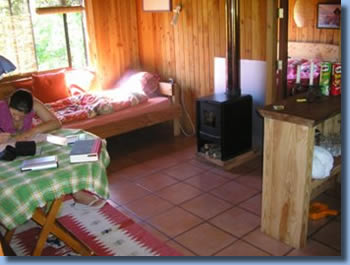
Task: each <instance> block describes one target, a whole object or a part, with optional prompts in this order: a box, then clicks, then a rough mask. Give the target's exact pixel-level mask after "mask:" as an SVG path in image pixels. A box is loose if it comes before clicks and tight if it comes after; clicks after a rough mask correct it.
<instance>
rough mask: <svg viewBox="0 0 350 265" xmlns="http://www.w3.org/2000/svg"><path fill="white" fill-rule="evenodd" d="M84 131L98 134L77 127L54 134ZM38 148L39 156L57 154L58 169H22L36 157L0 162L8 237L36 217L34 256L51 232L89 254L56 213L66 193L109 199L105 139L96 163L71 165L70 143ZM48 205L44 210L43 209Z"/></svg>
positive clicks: (1, 216)
mask: <svg viewBox="0 0 350 265" xmlns="http://www.w3.org/2000/svg"><path fill="white" fill-rule="evenodd" d="M80 133H83V134H85V137H86V138H94V137H97V136H95V135H93V134H91V133H88V132H85V131H82V130H77V129H59V130H56V131H54V132H52V133H51V134H54V135H59V136H68V135H72V134H80ZM37 148H38V149H39V150H41V152H40V155H36V156H48V155H57V158H58V163H59V166H58V168H56V169H47V170H39V171H29V172H21V171H20V165H21V163H22V161H23V160H25V159H29V158H30V159H31V158H35V157H17V158H16V159H15V160H14V161H11V162H5V161H0V172H1V175H0V222H1V224H2V225H3V226H4V227H5V228H6V229H7V230H8V233H6V235H5V240H6V241H7V242H9V240H10V239H11V236H12V235H13V233H14V229H15V228H16V227H17V226H19V225H21V224H23V223H25V222H27V221H28V220H29V219H31V218H32V219H33V220H34V221H36V222H37V223H38V224H40V225H42V226H43V228H42V231H41V234H40V237H39V240H38V243H37V247H36V249H35V250H34V253H33V255H40V253H41V250H42V248H43V246H44V244H45V241H46V238H47V236H48V234H49V233H50V232H52V233H53V234H55V235H56V236H58V237H59V238H60V239H62V240H63V241H65V243H66V244H68V245H69V246H71V247H72V248H73V249H74V250H76V251H78V252H80V253H82V254H84V255H87V254H89V251H88V250H86V249H85V248H84V247H81V246H79V244H78V242H76V240H75V239H73V238H72V237H71V235H70V234H69V233H68V232H66V231H64V228H62V227H60V226H58V225H56V221H55V218H56V214H57V213H58V211H59V208H60V206H61V203H62V198H63V197H64V195H66V194H72V193H75V192H77V191H80V190H87V191H91V192H93V193H96V194H98V195H99V196H100V197H102V198H105V199H107V198H108V196H109V191H108V179H107V174H106V168H107V166H108V165H109V162H110V158H109V155H108V152H107V149H106V141H105V140H103V141H102V149H101V154H100V158H99V160H98V161H96V162H88V163H77V164H71V163H70V161H69V152H70V150H71V147H70V146H59V145H55V144H51V143H48V142H40V143H38V144H37ZM46 205H48V208H49V211H48V212H47V213H45V212H44V211H43V210H42V208H43V207H44V206H46Z"/></svg>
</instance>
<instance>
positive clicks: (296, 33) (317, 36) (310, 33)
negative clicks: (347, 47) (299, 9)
mask: <svg viewBox="0 0 350 265" xmlns="http://www.w3.org/2000/svg"><path fill="white" fill-rule="evenodd" d="M296 1H297V0H289V21H288V26H289V31H288V35H289V36H288V39H289V40H290V41H305V42H317V43H328V44H340V42H341V38H340V34H341V30H340V29H318V28H317V27H316V25H317V4H318V3H325V2H326V3H334V4H339V3H340V1H339V0H327V1H324V0H305V1H309V2H310V4H309V5H305V8H306V9H307V10H305V12H306V13H307V14H309V16H310V21H309V23H308V24H307V25H306V26H305V27H302V28H298V27H297V26H296V24H295V22H294V19H293V11H294V5H295V2H296Z"/></svg>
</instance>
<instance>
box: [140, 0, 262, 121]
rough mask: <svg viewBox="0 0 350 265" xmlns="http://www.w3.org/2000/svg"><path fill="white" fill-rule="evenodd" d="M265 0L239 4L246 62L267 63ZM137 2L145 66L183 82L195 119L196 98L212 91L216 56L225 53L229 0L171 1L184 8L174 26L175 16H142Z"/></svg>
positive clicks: (186, 99) (189, 109)
mask: <svg viewBox="0 0 350 265" xmlns="http://www.w3.org/2000/svg"><path fill="white" fill-rule="evenodd" d="M266 1H267V0H241V2H240V5H241V7H240V8H241V12H240V14H241V21H240V26H241V28H240V30H241V58H242V59H253V60H262V61H264V60H265V59H266V58H265V57H266V55H265V54H266V52H265V47H266ZM136 2H137V18H138V28H139V31H138V39H139V52H140V63H141V66H142V68H144V69H146V70H148V71H154V72H158V73H159V74H160V75H161V76H162V77H164V78H166V79H167V78H174V79H175V80H176V81H177V82H178V83H179V85H180V86H181V88H182V91H183V93H184V102H185V104H186V106H187V110H188V111H189V113H190V115H191V117H192V120H194V117H195V104H194V103H195V99H196V98H198V97H200V96H205V95H209V94H212V93H213V91H214V57H216V56H221V57H224V56H225V53H226V28H225V27H226V20H225V0H173V1H172V4H173V8H175V7H176V6H177V5H178V4H182V6H183V9H182V11H181V13H180V16H179V19H178V22H177V24H176V26H172V25H171V24H170V22H171V19H172V16H173V13H172V12H144V11H143V10H142V0H136Z"/></svg>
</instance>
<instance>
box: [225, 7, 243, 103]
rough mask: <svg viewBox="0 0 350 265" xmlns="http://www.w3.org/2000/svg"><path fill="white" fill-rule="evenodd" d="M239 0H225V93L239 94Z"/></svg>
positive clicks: (236, 95)
mask: <svg viewBox="0 0 350 265" xmlns="http://www.w3.org/2000/svg"><path fill="white" fill-rule="evenodd" d="M239 1H240V0H226V94H227V95H228V96H232V97H239V96H241V82H240V77H241V75H240V74H241V71H240V32H239V21H240V18H239Z"/></svg>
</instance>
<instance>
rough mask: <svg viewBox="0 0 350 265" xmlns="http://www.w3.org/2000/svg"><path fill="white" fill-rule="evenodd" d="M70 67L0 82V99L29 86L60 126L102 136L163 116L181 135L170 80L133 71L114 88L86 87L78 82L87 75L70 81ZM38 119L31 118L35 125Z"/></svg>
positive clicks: (178, 110)
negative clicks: (91, 89) (78, 79)
mask: <svg viewBox="0 0 350 265" xmlns="http://www.w3.org/2000/svg"><path fill="white" fill-rule="evenodd" d="M74 71H77V70H71V71H60V72H55V73H46V74H41V75H34V74H33V75H32V76H31V77H30V78H27V79H25V80H21V81H12V82H6V83H0V99H2V98H5V97H6V96H8V95H9V94H10V93H11V92H12V91H14V89H18V88H27V89H30V90H31V91H32V93H33V95H34V96H36V97H37V98H39V99H40V100H41V101H42V102H44V103H45V105H46V106H47V107H48V108H50V109H51V110H52V111H53V112H54V113H55V114H56V116H57V117H58V118H59V119H60V120H61V122H62V124H63V127H65V128H80V129H84V130H86V131H89V132H92V133H94V134H96V135H98V136H100V137H101V138H107V137H111V136H115V135H119V134H122V133H126V132H129V131H132V130H135V129H139V128H143V127H147V126H151V125H154V124H157V123H161V122H165V121H173V128H174V135H179V134H180V127H179V122H178V119H179V116H180V115H181V106H180V102H179V88H178V86H177V85H176V84H175V83H173V82H160V81H159V78H158V76H156V75H153V74H150V73H147V72H133V73H132V74H131V75H130V76H128V77H127V78H123V82H122V83H121V82H119V84H117V85H116V86H115V87H114V88H111V89H108V90H104V91H97V90H94V91H90V90H89V89H87V88H86V87H84V86H83V85H81V84H82V83H84V82H85V83H86V80H83V81H84V82H79V81H78V82H75V83H74V82H72V80H70V79H71V76H72V75H73V74H72V73H73V72H74ZM62 77H63V79H62ZM62 80H64V81H63V82H62ZM80 81H82V80H80ZM90 81H91V80H90ZM62 90H65V92H62ZM67 91H68V92H67ZM40 122H41V121H40V120H39V119H35V121H34V124H35V123H40Z"/></svg>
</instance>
